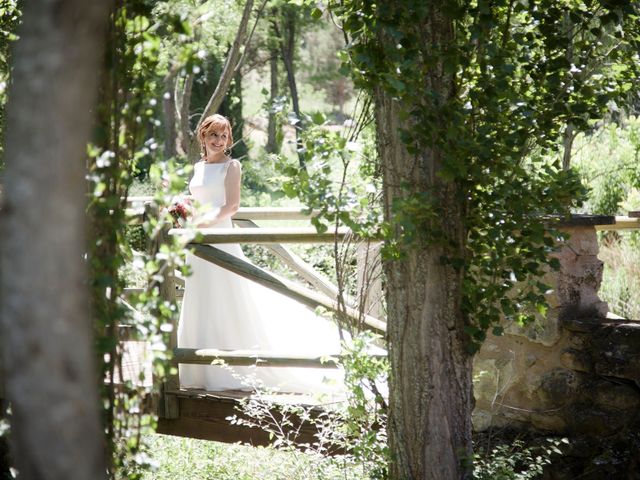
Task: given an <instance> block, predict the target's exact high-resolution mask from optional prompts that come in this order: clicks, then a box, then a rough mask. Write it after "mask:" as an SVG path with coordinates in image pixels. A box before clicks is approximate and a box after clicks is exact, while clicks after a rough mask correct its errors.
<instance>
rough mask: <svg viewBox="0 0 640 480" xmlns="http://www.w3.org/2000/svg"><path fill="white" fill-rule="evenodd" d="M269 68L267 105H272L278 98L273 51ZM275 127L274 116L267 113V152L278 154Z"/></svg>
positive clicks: (276, 59) (275, 63) (275, 62)
mask: <svg viewBox="0 0 640 480" xmlns="http://www.w3.org/2000/svg"><path fill="white" fill-rule="evenodd" d="M269 65H270V66H271V72H270V73H271V89H270V90H269V103H270V104H271V105H273V103H274V102H275V100H276V98H278V55H277V53H276V50H275V49H272V50H271V59H270V60H269ZM276 133H277V125H276V114H275V113H274V112H272V111H271V110H270V111H269V124H268V126H267V152H269V153H278V152H279V151H280V148H279V145H278V140H277V135H276Z"/></svg>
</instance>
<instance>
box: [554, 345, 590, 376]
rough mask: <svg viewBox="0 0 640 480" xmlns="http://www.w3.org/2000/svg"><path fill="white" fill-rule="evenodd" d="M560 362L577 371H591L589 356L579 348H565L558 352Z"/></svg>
mask: <svg viewBox="0 0 640 480" xmlns="http://www.w3.org/2000/svg"><path fill="white" fill-rule="evenodd" d="M560 363H561V364H562V366H563V367H565V368H568V369H570V370H575V371H577V372H587V373H591V372H593V362H592V360H591V356H590V355H589V354H588V353H586V352H582V351H580V350H576V349H573V348H567V349H565V350H563V351H562V353H561V354H560Z"/></svg>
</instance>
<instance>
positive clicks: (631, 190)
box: [573, 117, 640, 215]
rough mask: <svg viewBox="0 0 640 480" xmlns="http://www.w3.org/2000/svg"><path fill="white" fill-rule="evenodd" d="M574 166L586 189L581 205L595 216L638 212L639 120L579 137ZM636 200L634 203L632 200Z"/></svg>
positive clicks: (576, 144) (605, 127)
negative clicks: (583, 203)
mask: <svg viewBox="0 0 640 480" xmlns="http://www.w3.org/2000/svg"><path fill="white" fill-rule="evenodd" d="M574 152H575V153H574V155H573V164H574V165H575V167H576V169H577V170H578V172H579V173H580V176H581V177H582V179H583V182H584V183H585V184H586V185H588V186H589V195H588V197H587V200H586V202H585V205H584V209H585V210H586V211H587V212H590V213H594V214H597V215H622V214H626V212H627V211H628V210H634V209H636V210H637V209H640V198H639V197H638V195H639V194H640V193H639V192H640V119H639V118H636V117H630V118H628V119H627V120H626V121H625V122H624V124H622V125H618V124H616V123H608V124H603V125H601V126H599V127H597V128H595V129H594V130H593V131H591V132H588V133H584V134H582V135H579V136H578V137H577V138H576V139H575V142H574ZM634 199H635V200H634Z"/></svg>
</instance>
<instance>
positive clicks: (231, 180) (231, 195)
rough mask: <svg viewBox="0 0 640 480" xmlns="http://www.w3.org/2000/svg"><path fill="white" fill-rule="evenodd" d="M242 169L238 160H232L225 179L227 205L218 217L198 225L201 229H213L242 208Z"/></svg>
mask: <svg viewBox="0 0 640 480" xmlns="http://www.w3.org/2000/svg"><path fill="white" fill-rule="evenodd" d="M241 178H242V168H241V165H240V162H239V161H238V160H230V161H229V166H228V167H227V175H226V177H225V179H224V191H225V203H224V205H223V206H222V207H220V210H219V211H218V213H217V215H216V216H215V217H214V218H213V219H212V220H209V221H206V222H203V223H201V224H198V226H199V227H205V228H206V227H211V226H213V225H215V224H216V223H218V222H220V221H222V220H224V219H225V218H228V217H231V216H232V215H233V214H234V213H236V212H237V211H238V208H240V180H241Z"/></svg>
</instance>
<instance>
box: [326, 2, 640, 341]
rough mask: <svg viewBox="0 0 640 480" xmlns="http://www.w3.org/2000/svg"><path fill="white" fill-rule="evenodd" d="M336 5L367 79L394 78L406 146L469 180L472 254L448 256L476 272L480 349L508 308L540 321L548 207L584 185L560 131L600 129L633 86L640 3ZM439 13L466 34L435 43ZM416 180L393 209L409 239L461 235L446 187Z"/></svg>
mask: <svg viewBox="0 0 640 480" xmlns="http://www.w3.org/2000/svg"><path fill="white" fill-rule="evenodd" d="M330 8H332V10H333V11H334V12H335V13H336V14H337V15H338V16H339V17H340V18H341V20H342V24H343V27H344V29H345V31H346V32H347V33H348V34H349V35H350V39H351V43H350V48H349V49H348V50H347V51H346V52H345V56H344V60H345V69H349V70H350V71H351V73H352V76H353V77H354V79H355V80H356V83H357V85H358V86H359V87H362V88H365V89H368V90H370V91H373V90H375V89H376V88H382V89H384V90H386V91H387V92H388V93H389V94H390V95H392V96H393V97H395V98H397V99H398V100H399V101H400V102H399V105H401V106H402V107H401V108H402V111H401V119H402V121H403V122H404V124H405V125H406V127H405V128H404V129H403V130H402V131H401V132H400V135H401V138H402V139H403V142H404V144H405V146H406V148H407V151H408V152H409V153H410V154H412V155H415V156H416V158H418V156H419V154H420V152H423V151H432V150H433V149H435V150H436V151H438V152H441V155H442V162H441V165H440V168H439V172H438V175H439V176H440V178H441V180H443V181H444V185H445V187H444V188H446V185H455V186H456V188H458V192H459V193H458V201H459V202H460V205H461V206H462V207H463V212H464V215H463V217H464V218H463V222H464V229H465V231H466V239H465V248H466V252H467V253H466V254H465V255H464V257H463V258H460V257H458V256H457V255H455V254H449V255H448V256H446V258H443V260H444V261H445V262H449V263H451V264H452V265H453V266H454V267H456V268H459V269H462V270H463V271H464V273H465V275H464V280H463V301H462V310H463V313H464V314H465V316H466V318H467V319H468V327H467V330H468V333H469V334H470V335H471V337H472V339H473V345H471V349H472V350H475V349H477V348H478V344H479V342H481V341H482V340H483V339H484V338H485V331H486V329H487V328H489V327H490V326H491V325H496V324H497V322H499V320H500V318H501V316H505V317H507V318H511V319H516V320H520V321H527V320H532V319H533V318H534V313H533V312H535V311H536V310H541V309H544V308H545V302H544V296H543V294H544V292H545V291H546V290H547V286H546V285H544V284H543V283H541V282H539V281H537V280H536V277H538V276H539V275H540V274H541V273H542V272H543V269H544V266H545V265H546V264H547V263H548V262H549V260H548V253H549V252H550V251H551V250H552V249H553V245H554V240H555V238H554V237H555V236H556V235H555V233H554V232H553V231H552V232H551V235H546V234H545V230H546V229H547V228H548V225H547V222H546V221H545V220H546V219H545V218H543V216H545V215H548V214H557V215H565V214H567V213H568V211H569V208H570V207H572V206H575V205H576V204H577V203H576V199H578V198H580V197H581V195H582V194H583V190H582V188H581V186H580V184H579V182H578V180H577V178H576V176H575V175H574V174H572V172H570V171H569V172H567V171H562V170H561V168H560V164H559V161H558V160H557V159H553V157H554V155H555V154H556V152H557V151H558V148H559V144H558V142H557V140H558V137H559V135H560V133H561V130H562V128H563V126H564V125H566V124H568V123H571V124H573V125H574V126H575V127H576V128H578V129H585V128H588V127H589V123H588V121H589V119H591V118H598V117H599V116H601V115H602V112H603V111H604V109H605V107H606V105H607V102H609V101H610V100H612V99H615V98H618V97H619V96H620V95H623V94H625V93H626V92H627V91H629V90H630V89H631V88H633V84H634V82H635V81H636V79H637V72H638V67H639V64H640V62H639V61H638V54H637V50H638V48H637V47H638V40H639V35H640V32H639V28H640V27H639V25H640V22H638V18H639V17H638V15H639V8H638V5H637V4H632V3H627V2H606V3H605V2H603V3H599V2H591V1H588V2H582V1H566V2H556V1H552V0H547V1H543V2H526V1H520V0H516V1H506V0H504V1H499V2H488V1H483V0H479V1H477V2H470V3H463V4H460V3H458V2H446V1H443V2H439V3H438V4H424V3H420V2H415V1H413V0H407V1H402V2H393V3H388V4H381V5H379V4H373V3H371V2H368V1H365V0H353V1H351V2H345V3H342V2H331V3H330ZM433 15H436V16H438V18H440V20H441V21H442V22H450V24H451V25H452V28H453V29H454V30H453V31H454V36H455V39H454V41H452V42H440V41H439V40H438V39H432V41H424V40H425V38H424V35H425V34H427V35H428V34H429V32H425V30H424V25H426V22H427V19H428V18H433V17H431V16H433ZM569 53H571V54H569ZM602 58H604V59H605V62H602V60H601V59H602ZM436 71H437V72H439V75H440V77H439V78H445V77H444V76H447V75H448V76H450V78H451V81H452V91H453V92H455V93H454V94H453V95H452V96H451V97H450V98H447V97H446V96H442V93H441V92H440V91H438V90H437V89H436V88H434V87H432V86H430V85H429V84H426V83H425V81H426V78H427V77H429V76H430V75H431V76H432V77H431V78H434V77H433V75H434V73H433V72H436ZM548 158H552V159H553V160H552V161H548V160H547V159H548ZM407 182H408V184H407V189H406V195H405V196H404V197H403V198H400V199H396V201H395V204H394V210H393V217H392V219H391V220H392V222H393V224H394V225H395V226H398V227H399V228H400V231H401V232H402V234H403V236H404V238H405V240H408V241H409V243H411V242H413V244H414V245H416V242H418V243H417V244H420V243H422V242H426V243H429V244H438V245H441V246H443V247H445V248H449V247H450V246H452V245H457V243H455V239H452V238H448V237H447V234H446V233H445V232H444V231H443V229H442V227H441V222H440V215H439V212H440V211H441V207H442V206H441V205H439V204H438V202H437V200H436V199H437V198H438V196H437V192H435V191H432V192H427V191H424V190H422V188H421V186H420V185H419V184H413V185H412V184H411V183H410V181H409V179H407ZM389 230H390V231H392V229H389ZM406 247H407V242H405V243H404V245H403V248H406ZM551 266H553V264H552V265H551ZM522 282H525V285H526V288H520V287H519V285H521V284H522ZM516 285H518V288H515V287H516ZM499 331H500V330H499V328H498V329H497V330H496V333H499Z"/></svg>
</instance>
